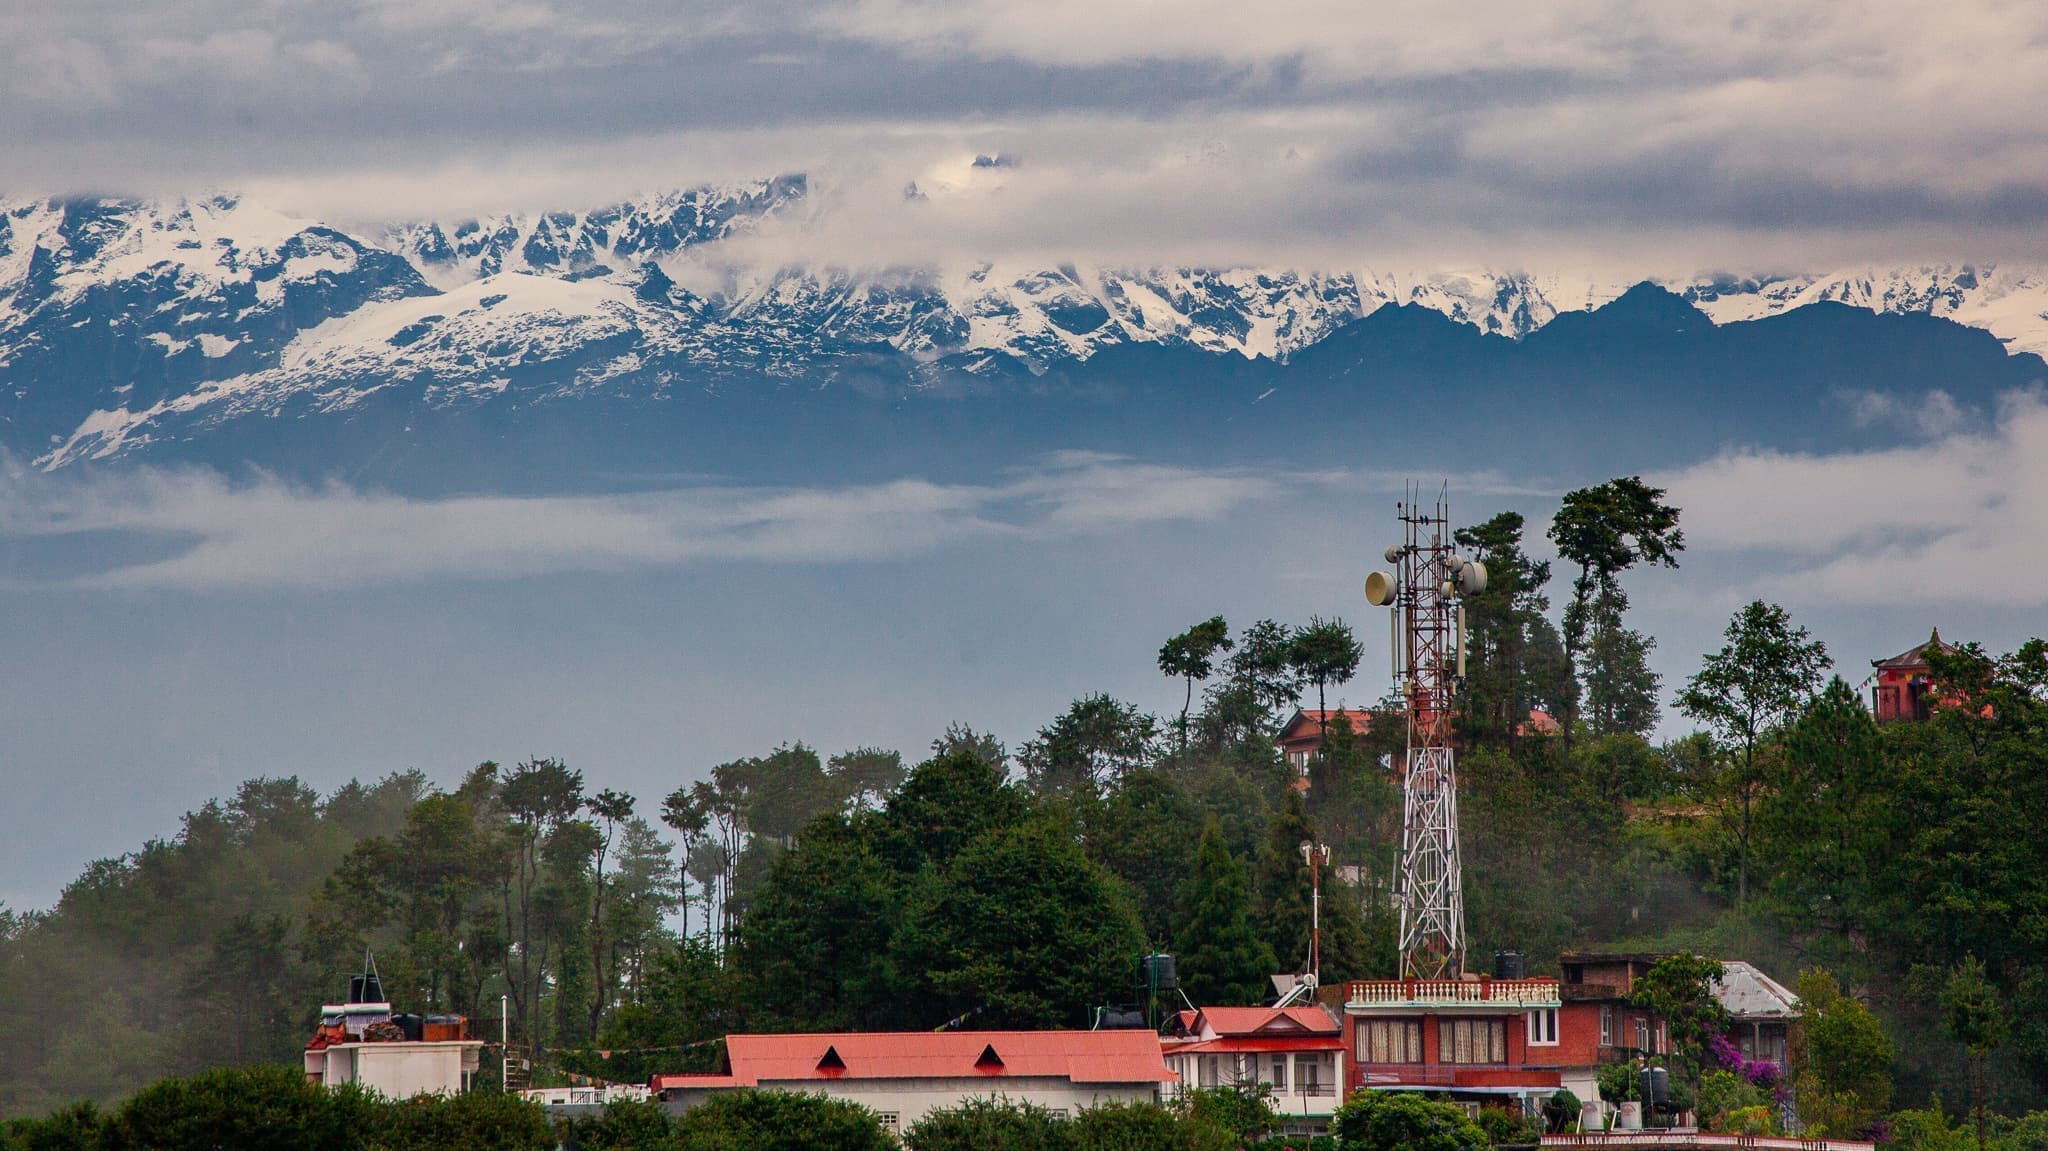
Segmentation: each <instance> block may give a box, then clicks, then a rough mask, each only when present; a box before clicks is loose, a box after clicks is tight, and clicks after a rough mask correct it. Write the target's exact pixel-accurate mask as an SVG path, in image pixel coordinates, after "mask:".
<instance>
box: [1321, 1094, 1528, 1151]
mask: <svg viewBox="0 0 2048 1151" xmlns="http://www.w3.org/2000/svg"><path fill="white" fill-rule="evenodd" d="M1330 1126H1331V1130H1332V1131H1333V1132H1334V1133H1335V1134H1336V1136H1337V1144H1338V1146H1339V1147H1340V1148H1342V1149H1343V1151H1486V1148H1487V1147H1488V1146H1489V1144H1488V1143H1487V1139H1486V1132H1485V1131H1483V1130H1481V1129H1480V1127H1479V1124H1477V1123H1474V1122H1473V1121H1472V1120H1471V1119H1470V1118H1468V1117H1467V1116H1466V1115H1465V1109H1464V1108H1463V1107H1460V1106H1458V1105H1457V1104H1455V1103H1440V1102H1437V1101H1435V1100H1430V1099H1425V1098H1423V1097H1422V1096H1420V1095H1416V1094H1411V1093H1409V1092H1395V1091H1360V1092H1358V1093H1357V1094H1356V1095H1353V1096H1352V1097H1351V1098H1350V1100H1349V1101H1347V1102H1346V1103H1345V1104H1344V1105H1343V1106H1342V1107H1339V1108H1337V1114H1336V1117H1335V1118H1334V1119H1333V1120H1332V1122H1331V1125H1330Z"/></svg>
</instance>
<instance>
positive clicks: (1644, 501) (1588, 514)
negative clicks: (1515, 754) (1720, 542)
mask: <svg viewBox="0 0 2048 1151" xmlns="http://www.w3.org/2000/svg"><path fill="white" fill-rule="evenodd" d="M1550 539H1551V541H1552V542H1553V543H1555V544H1556V545H1557V554H1558V555H1560V556H1562V557H1563V558H1564V559H1566V560H1568V561H1570V562H1572V563H1575V564H1577V565H1579V574H1578V576H1577V577H1576V578H1574V579H1573V580H1572V598H1571V602H1570V603H1568V604H1567V605H1565V610H1564V652H1565V658H1566V660H1567V662H1569V663H1570V664H1571V665H1572V666H1573V667H1574V668H1576V669H1578V670H1579V671H1580V672H1581V673H1584V672H1586V671H1587V670H1588V669H1587V668H1586V667H1585V666H1584V663H1583V660H1582V657H1584V656H1586V655H1587V654H1588V649H1587V637H1588V635H1589V633H1591V631H1592V630H1593V629H1594V627H1595V625H1598V626H1600V627H1602V628H1604V629H1609V630H1611V629H1615V628H1619V626H1620V621H1621V618H1622V613H1623V612H1624V611H1626V610H1627V607H1628V596H1627V594H1626V593H1624V592H1623V591H1622V590H1621V585H1620V583H1619V578H1620V576H1621V573H1623V572H1625V571H1627V570H1628V569H1630V568H1632V567H1634V566H1635V565H1637V564H1638V563H1645V564H1650V565H1652V566H1654V565H1658V564H1661V565H1663V566H1665V567H1670V568H1675V567H1677V566H1678V560H1677V555H1678V553H1679V552H1681V551H1684V550H1685V533H1684V532H1683V531H1681V530H1679V527H1678V509H1677V508H1675V507H1673V506H1671V505H1670V504H1667V503H1665V502H1664V489H1662V488H1653V487H1651V486H1649V485H1648V484H1645V483H1644V482H1643V481H1642V478H1641V477H1640V476H1628V477H1624V478H1621V479H1614V480H1609V481H1607V482H1606V483H1604V484H1600V485H1598V486H1596V487H1590V488H1580V489H1578V490H1577V491H1572V492H1567V493H1566V494H1565V497H1564V501H1563V503H1562V504H1561V505H1560V506H1559V508H1558V510H1557V515H1556V516H1555V517H1554V518H1553V519H1552V520H1551V522H1550ZM1644 649H1645V645H1644V644H1643V643H1642V642H1641V637H1638V638H1637V641H1635V642H1630V641H1627V640H1619V641H1614V642H1611V643H1610V645H1609V648H1608V649H1607V650H1605V651H1604V652H1602V653H1599V654H1601V656H1602V657H1603V658H1612V659H1622V660H1626V659H1627V658H1628V657H1629V655H1630V654H1631V652H1635V653H1636V654H1637V655H1638V656H1639V655H1640V653H1641V650H1644ZM1627 673H1628V669H1626V668H1617V669H1615V670H1614V671H1611V672H1610V673H1609V678H1610V681H1611V682H1612V683H1613V685H1614V686H1615V687H1616V688H1621V687H1625V686H1628V685H1630V684H1632V683H1636V684H1639V678H1638V677H1636V676H1633V675H1631V674H1627ZM1561 718H1566V717H1561ZM1567 731H1569V724H1567Z"/></svg>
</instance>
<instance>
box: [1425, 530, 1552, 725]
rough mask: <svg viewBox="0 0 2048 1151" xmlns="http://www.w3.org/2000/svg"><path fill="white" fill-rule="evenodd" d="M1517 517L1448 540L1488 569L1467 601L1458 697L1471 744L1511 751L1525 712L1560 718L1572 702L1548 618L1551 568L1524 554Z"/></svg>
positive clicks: (1459, 531) (1546, 562) (1524, 720)
mask: <svg viewBox="0 0 2048 1151" xmlns="http://www.w3.org/2000/svg"><path fill="white" fill-rule="evenodd" d="M1522 524H1523V520H1522V516H1521V513H1519V512H1502V513H1500V514H1499V515H1496V516H1494V517H1493V518H1492V519H1490V520H1487V521H1486V522H1485V523H1482V524H1478V525H1476V526H1473V527H1469V528H1460V529H1458V531H1457V532H1456V533H1454V535H1453V538H1454V539H1455V540H1456V541H1457V543H1458V545H1459V546H1460V547H1464V548H1469V549H1471V550H1472V552H1473V553H1474V555H1473V558H1475V559H1477V560H1478V561H1479V562H1480V563H1482V564H1484V565H1486V588H1485V590H1483V591H1481V592H1479V593H1478V594H1477V595H1469V596H1466V597H1465V620H1466V633H1467V638H1466V650H1467V652H1468V658H1467V661H1466V662H1467V667H1466V674H1465V687H1464V690H1463V691H1462V692H1461V693H1460V694H1459V704H1460V706H1461V708H1462V709H1463V712H1464V717H1465V721H1466V725H1467V727H1468V728H1469V729H1470V730H1471V734H1472V736H1473V738H1474V739H1475V741H1476V742H1479V743H1488V742H1494V743H1506V744H1512V743H1513V742H1514V741H1515V739H1516V737H1517V735H1518V733H1519V732H1520V730H1521V728H1522V725H1523V724H1524V723H1525V722H1526V721H1527V720H1528V718H1529V712H1530V710H1531V709H1533V708H1536V707H1542V708H1543V709H1544V710H1546V711H1548V712H1549V713H1550V714H1552V715H1565V714H1568V712H1567V711H1566V710H1565V708H1568V707H1569V706H1570V705H1571V704H1572V703H1573V702H1574V701H1575V700H1576V696H1577V685H1576V684H1575V683H1574V682H1573V681H1572V677H1571V671H1570V668H1569V667H1568V666H1567V665H1566V664H1565V663H1564V660H1563V649H1562V647H1561V645H1560V644H1559V642H1558V638H1557V630H1556V629H1555V628H1553V627H1552V626H1551V624H1550V621H1549V620H1548V619H1547V618H1545V613H1546V612H1548V611H1549V610H1550V598H1549V597H1548V596H1546V595H1545V594H1543V587H1544V585H1546V584H1548V583H1549V582H1550V563H1549V561H1547V560H1546V561H1537V560H1532V559H1530V558H1529V557H1528V555H1527V554H1526V553H1524V552H1523V551H1522Z"/></svg>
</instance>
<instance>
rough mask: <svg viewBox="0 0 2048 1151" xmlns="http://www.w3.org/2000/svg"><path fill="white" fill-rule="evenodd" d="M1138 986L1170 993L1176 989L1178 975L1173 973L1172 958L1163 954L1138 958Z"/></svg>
mask: <svg viewBox="0 0 2048 1151" xmlns="http://www.w3.org/2000/svg"><path fill="white" fill-rule="evenodd" d="M1138 985H1139V986H1141V987H1150V988H1153V989H1155V990H1159V991H1171V990H1172V989H1174V988H1175V987H1178V986H1179V985H1180V984H1179V981H1178V973H1177V972H1176V971H1175V968H1174V962H1173V956H1171V955H1167V954H1166V953H1164V952H1159V953H1156V954H1153V955H1144V956H1140V957H1139V958H1138Z"/></svg>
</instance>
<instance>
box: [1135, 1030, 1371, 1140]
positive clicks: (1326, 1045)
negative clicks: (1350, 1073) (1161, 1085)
mask: <svg viewBox="0 0 2048 1151" xmlns="http://www.w3.org/2000/svg"><path fill="white" fill-rule="evenodd" d="M1160 1042H1161V1044H1163V1045H1164V1046H1165V1048H1166V1066H1167V1069H1168V1070H1170V1071H1172V1072H1174V1073H1175V1074H1176V1075H1177V1076H1179V1079H1180V1082H1179V1084H1178V1085H1177V1086H1176V1087H1174V1088H1173V1089H1171V1090H1170V1091H1169V1094H1178V1093H1179V1092H1181V1091H1186V1090H1191V1089H1194V1088H1200V1087H1250V1086H1252V1085H1253V1084H1261V1083H1262V1084H1264V1085H1265V1086H1266V1087H1267V1089H1269V1090H1270V1091H1271V1092H1272V1102H1273V1108H1274V1109H1275V1110H1276V1111H1278V1112H1280V1114H1281V1116H1282V1118H1284V1119H1285V1120H1286V1123H1287V1133H1288V1134H1320V1133H1322V1132H1324V1131H1327V1130H1328V1129H1329V1126H1330V1116H1331V1114H1332V1113H1333V1112H1334V1111H1335V1110H1336V1107H1337V1104H1338V1102H1339V1101H1340V1098H1341V1096H1342V1093H1343V1087H1342V1085H1343V1082H1344V1026H1343V1024H1342V1023H1340V1022H1338V1020H1337V1019H1336V1017H1335V1016H1333V1015H1331V1014H1330V1012H1329V1011H1328V1010H1327V1009H1325V1008H1323V1007H1322V1006H1320V1005H1317V1004H1313V1003H1310V1004H1302V1005H1298V1006H1294V1007H1204V1008H1201V1009H1200V1010H1196V1011H1183V1012H1181V1013H1180V1014H1179V1015H1177V1016H1175V1018H1174V1020H1173V1022H1172V1023H1170V1024H1169V1025H1168V1028H1167V1033H1166V1034H1165V1035H1164V1036H1162V1037H1161V1039H1160Z"/></svg>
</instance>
